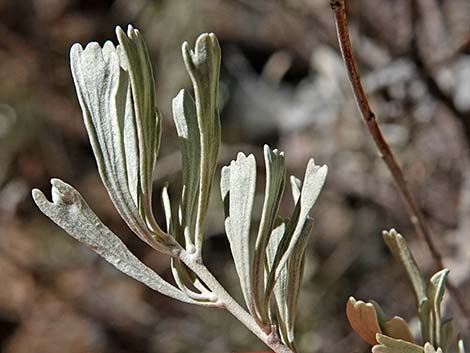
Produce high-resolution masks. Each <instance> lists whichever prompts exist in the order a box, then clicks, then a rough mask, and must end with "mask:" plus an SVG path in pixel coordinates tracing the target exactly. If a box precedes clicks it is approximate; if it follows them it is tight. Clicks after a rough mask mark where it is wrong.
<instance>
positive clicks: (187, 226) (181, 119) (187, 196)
mask: <svg viewBox="0 0 470 353" xmlns="http://www.w3.org/2000/svg"><path fill="white" fill-rule="evenodd" d="M173 120H174V122H175V126H176V131H177V133H178V140H179V143H180V148H181V155H182V162H183V166H182V167H183V168H182V169H183V185H184V186H183V188H184V189H183V190H184V192H183V196H182V201H181V203H182V216H181V227H182V228H183V233H184V239H185V247H186V249H187V250H188V251H190V252H194V251H195V249H194V248H193V238H194V226H195V222H196V213H197V212H196V199H197V194H198V191H199V166H200V164H201V143H200V140H199V127H198V124H197V112H196V103H195V102H194V100H193V98H192V97H191V95H190V94H189V93H187V92H186V91H185V90H181V91H180V92H179V93H178V95H177V96H176V97H175V98H174V99H173Z"/></svg>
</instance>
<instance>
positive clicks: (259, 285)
mask: <svg viewBox="0 0 470 353" xmlns="http://www.w3.org/2000/svg"><path fill="white" fill-rule="evenodd" d="M264 161H265V167H266V184H265V185H266V186H265V191H264V202H263V210H262V213H261V222H260V225H259V229H258V234H257V237H256V243H255V251H254V255H253V277H252V291H253V294H252V296H253V298H254V302H255V306H256V309H257V311H258V312H259V315H260V317H261V320H262V321H263V322H265V323H266V322H267V321H268V317H267V312H266V310H265V309H264V307H263V299H262V295H263V293H262V289H263V286H264V283H263V273H264V267H265V263H264V261H265V255H266V247H267V246H268V243H269V239H270V236H271V232H272V231H273V226H274V222H275V220H276V217H277V214H278V210H279V205H280V202H281V199H282V194H283V193H284V185H285V178H286V167H285V160H284V153H283V152H280V151H279V150H277V149H275V150H273V151H272V150H271V149H270V148H269V146H267V145H265V146H264ZM279 241H280V240H279ZM277 245H278V244H276V246H277ZM276 250H277V247H276Z"/></svg>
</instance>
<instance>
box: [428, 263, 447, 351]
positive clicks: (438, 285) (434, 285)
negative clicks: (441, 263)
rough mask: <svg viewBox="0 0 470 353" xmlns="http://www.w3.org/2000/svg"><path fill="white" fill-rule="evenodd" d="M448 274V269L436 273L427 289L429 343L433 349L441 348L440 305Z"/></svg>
mask: <svg viewBox="0 0 470 353" xmlns="http://www.w3.org/2000/svg"><path fill="white" fill-rule="evenodd" d="M448 274H449V270H448V269H444V270H441V271H439V272H437V273H436V274H434V275H433V276H432V277H431V280H430V281H429V284H428V288H427V297H428V299H429V304H430V308H431V315H432V323H433V327H432V336H431V340H429V342H430V343H431V344H433V345H434V346H435V347H442V322H441V303H442V298H443V297H444V291H445V281H446V278H447V275H448Z"/></svg>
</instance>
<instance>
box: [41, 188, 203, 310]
mask: <svg viewBox="0 0 470 353" xmlns="http://www.w3.org/2000/svg"><path fill="white" fill-rule="evenodd" d="M51 184H52V200H53V202H49V201H48V200H47V198H46V197H45V196H44V194H43V193H42V192H41V191H40V190H38V189H35V190H33V199H34V202H35V203H36V205H37V206H38V207H39V209H40V210H41V211H42V212H43V213H44V214H45V215H46V216H48V217H49V218H50V219H51V220H52V221H54V222H55V223H56V224H57V225H58V226H59V227H61V228H62V229H64V230H65V231H66V232H67V233H69V234H70V235H71V236H72V237H73V238H75V239H77V240H78V241H80V242H81V243H84V244H85V245H87V246H89V247H90V248H91V249H92V250H93V251H95V252H96V253H97V254H99V255H100V256H102V257H103V258H104V259H105V260H106V261H108V262H109V263H110V264H112V265H113V266H115V267H116V268H117V269H118V270H120V271H122V272H124V273H125V274H127V275H128V276H130V277H132V278H134V279H136V280H138V281H139V282H142V283H144V284H145V285H146V286H148V287H150V288H152V289H153V290H155V291H157V292H159V293H162V294H164V295H167V296H169V297H171V298H174V299H177V300H180V301H183V302H186V303H194V301H193V300H191V299H190V298H188V297H187V296H186V295H185V294H183V293H182V292H181V291H180V290H179V289H177V288H175V287H174V286H172V285H171V284H169V283H168V282H166V281H165V280H163V279H162V278H161V277H160V276H159V275H158V274H156V273H155V272H154V271H152V270H151V269H150V268H148V267H147V266H145V265H144V264H143V263H142V262H140V261H139V260H138V259H137V258H136V257H135V256H134V255H133V254H132V253H131V252H130V251H129V249H127V247H126V246H125V245H124V243H123V242H122V241H121V240H120V239H119V237H118V236H117V235H115V234H114V233H113V232H111V231H110V230H109V228H107V227H106V226H105V225H104V224H103V223H102V222H101V221H100V219H99V218H98V217H97V216H96V215H95V214H94V213H93V211H92V210H91V209H90V207H89V206H88V204H87V203H86V201H85V200H84V199H83V197H82V196H81V195H80V194H79V193H78V191H77V190H75V189H74V188H73V187H72V186H70V185H68V184H66V183H64V182H63V181H61V180H58V179H52V180H51Z"/></svg>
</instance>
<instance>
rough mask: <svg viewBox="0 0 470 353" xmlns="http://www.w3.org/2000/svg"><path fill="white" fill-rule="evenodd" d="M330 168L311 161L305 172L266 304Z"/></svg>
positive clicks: (268, 288) (272, 277)
mask: <svg viewBox="0 0 470 353" xmlns="http://www.w3.org/2000/svg"><path fill="white" fill-rule="evenodd" d="M327 172H328V168H327V167H326V166H322V167H320V166H318V165H315V163H314V161H313V159H311V160H310V161H309V163H308V165H307V169H306V171H305V177H304V183H303V185H302V190H301V193H300V198H299V201H298V202H297V205H296V206H295V208H294V211H293V214H292V216H291V218H290V220H289V224H288V226H287V230H286V232H285V233H284V237H283V239H282V241H281V244H280V246H279V248H278V249H277V253H276V257H275V258H274V263H273V269H272V270H271V273H270V275H269V278H268V282H267V284H266V294H265V300H264V302H265V304H266V303H267V302H269V296H270V295H271V292H272V289H273V286H274V283H275V282H276V280H277V277H278V276H279V271H280V270H281V269H282V268H283V267H284V266H285V265H286V263H287V261H288V260H289V258H290V256H291V254H292V252H293V251H294V249H295V248H296V246H297V242H298V241H299V239H300V237H301V235H302V234H303V230H304V227H305V226H306V223H307V219H308V217H309V212H310V210H311V208H312V207H313V205H314V203H315V201H316V200H317V198H318V195H319V194H320V191H321V189H322V187H323V184H324V183H325V179H326V175H327Z"/></svg>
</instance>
